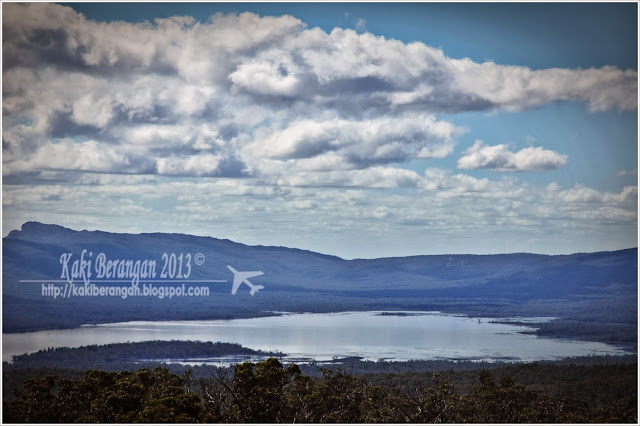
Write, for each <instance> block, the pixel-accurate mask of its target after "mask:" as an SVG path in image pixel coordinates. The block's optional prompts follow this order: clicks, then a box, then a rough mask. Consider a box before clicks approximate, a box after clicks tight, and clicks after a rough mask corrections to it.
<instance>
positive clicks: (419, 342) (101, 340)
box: [2, 312, 628, 363]
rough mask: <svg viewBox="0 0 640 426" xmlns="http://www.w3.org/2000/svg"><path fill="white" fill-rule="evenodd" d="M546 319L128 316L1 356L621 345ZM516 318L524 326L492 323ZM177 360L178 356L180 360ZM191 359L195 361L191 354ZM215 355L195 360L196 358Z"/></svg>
mask: <svg viewBox="0 0 640 426" xmlns="http://www.w3.org/2000/svg"><path fill="white" fill-rule="evenodd" d="M551 319H552V318H508V319H505V318H501V319H496V318H469V317H466V316H462V315H450V314H442V313H439V312H394V313H391V314H389V313H382V312H342V313H329V314H308V313H306V314H286V313H285V314H281V315H278V316H271V317H262V318H250V319H236V320H208V321H132V322H121V323H111V324H98V325H85V326H82V327H78V328H74V329H65V330H47V331H38V332H32V333H10V334H3V342H2V359H3V361H10V360H11V357H12V356H13V355H19V354H23V353H29V352H36V351H38V350H41V349H46V348H49V347H64V346H67V347H79V346H86V345H94V344H95V345H101V344H107V343H123V342H141V341H146V340H200V341H211V342H216V341H220V342H229V343H239V344H241V345H243V346H245V347H248V348H251V349H259V350H264V351H281V352H283V353H285V354H287V355H288V356H287V357H286V358H284V359H285V360H296V361H301V360H316V361H327V360H331V359H333V358H334V357H338V358H342V357H350V356H359V357H362V358H364V359H368V360H378V359H386V360H393V361H406V360H411V359H414V360H427V359H465V360H483V361H499V360H503V361H505V360H506V361H528V362H529V361H539V360H552V359H560V358H565V357H572V356H583V355H624V354H627V353H628V352H625V351H624V350H622V349H620V348H617V347H615V346H612V345H608V344H605V343H599V342H585V341H577V340H565V339H552V338H545V337H538V336H535V335H531V334H523V333H527V332H532V331H534V330H535V324H536V323H540V322H545V321H550V320H551ZM505 320H510V321H518V322H521V323H524V324H526V325H514V324H503V323H496V322H495V321H505ZM183 361H184V360H183ZM193 361H194V362H195V361H196V360H193ZM204 361H211V363H216V360H214V359H211V360H202V359H199V360H197V363H201V362H204Z"/></svg>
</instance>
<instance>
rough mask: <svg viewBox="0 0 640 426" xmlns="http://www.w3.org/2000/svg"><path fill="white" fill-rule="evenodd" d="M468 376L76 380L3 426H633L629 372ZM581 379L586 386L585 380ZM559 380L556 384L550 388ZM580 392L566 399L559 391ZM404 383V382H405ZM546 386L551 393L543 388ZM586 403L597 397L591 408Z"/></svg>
mask: <svg viewBox="0 0 640 426" xmlns="http://www.w3.org/2000/svg"><path fill="white" fill-rule="evenodd" d="M523 369H524V370H526V371H525V372H526V374H525V375H524V377H525V378H526V379H527V380H532V378H533V383H532V384H528V385H527V386H524V385H523V384H521V383H522V382H521V380H522V378H523V374H522V372H520V374H519V375H518V376H514V375H512V374H511V373H512V372H507V371H504V370H493V371H489V370H486V369H482V370H479V371H478V370H476V372H475V373H474V374H475V375H476V380H475V383H474V384H473V386H472V387H471V388H470V389H469V390H466V391H461V390H459V389H457V388H456V386H455V385H454V384H452V382H451V380H450V378H449V377H447V375H446V374H442V373H437V374H433V375H432V376H431V380H430V383H429V384H426V385H423V384H420V383H416V382H414V381H412V380H411V379H412V375H411V374H407V375H405V376H406V377H404V378H403V380H402V383H397V382H395V383H394V380H393V377H389V380H390V381H391V383H388V384H381V380H380V378H378V380H377V383H378V384H374V383H373V382H372V381H371V380H368V379H366V378H363V377H358V376H354V375H351V374H348V373H345V372H343V371H341V370H336V371H331V370H323V371H322V377H320V378H318V377H311V376H307V375H305V374H303V373H302V372H301V370H300V368H299V367H298V366H297V365H295V364H291V365H289V366H287V367H285V366H283V365H282V364H281V363H280V362H279V361H278V360H277V359H275V358H270V359H268V360H266V361H264V362H260V363H257V364H254V363H243V364H239V365H236V366H235V367H233V368H232V369H218V370H217V371H216V372H215V373H214V374H212V375H211V376H210V377H208V378H201V379H199V380H196V379H194V378H193V377H192V375H191V371H187V372H186V373H184V374H183V375H177V374H175V373H171V372H170V371H169V370H167V369H166V368H161V367H157V368H154V369H140V370H138V371H136V372H131V371H121V372H106V371H99V370H87V371H85V372H84V375H83V376H82V377H81V378H74V379H58V378H56V377H55V376H48V377H38V378H33V379H28V380H26V381H25V383H24V388H22V389H16V391H15V397H14V398H13V399H10V400H5V401H4V402H3V421H4V422H16V423H41V422H50V423H56V422H68V423H72V422H85V423H94V422H111V423H120V422H124V423H132V422H154V423H165V422H169V423H171V422H180V423H187V422H210V423H216V422H225V423H245V422H247V423H273V422H278V423H294V422H295V423H301V422H303V423H304V422H313V423H335V422H344V423H356V422H357V423H363V422H370V423H373V422H392V423H405V422H419V423H452V422H455V423H569V422H570V423H583V422H596V423H636V422H637V387H636V380H637V364H636V363H632V364H625V365H623V364H618V365H614V366H591V367H584V366H576V365H570V366H555V367H549V366H544V367H541V366H539V365H536V364H532V365H528V366H525V367H523ZM585 376H586V378H585ZM554 378H556V379H558V378H559V379H561V380H553V379H554ZM578 378H582V379H581V380H582V383H583V384H584V383H589V386H588V387H586V388H582V389H579V390H578V391H577V392H574V393H573V394H568V393H567V386H564V387H563V386H562V383H571V385H572V386H573V385H575V381H576V379H578ZM405 380H406V381H405ZM549 383H553V386H556V387H555V388H554V387H551V385H549ZM593 395H599V396H600V398H599V399H594V398H593Z"/></svg>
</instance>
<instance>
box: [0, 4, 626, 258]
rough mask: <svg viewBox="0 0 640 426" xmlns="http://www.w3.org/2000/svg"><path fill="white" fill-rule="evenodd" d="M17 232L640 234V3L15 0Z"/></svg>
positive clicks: (573, 241) (324, 245)
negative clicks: (36, 226)
mask: <svg viewBox="0 0 640 426" xmlns="http://www.w3.org/2000/svg"><path fill="white" fill-rule="evenodd" d="M2 6H3V7H2V9H3V46H2V47H3V69H2V76H3V103H2V113H3V135H2V136H3V140H2V155H3V157H2V177H3V184H2V206H3V235H6V234H7V233H8V232H9V231H11V230H13V229H19V228H20V226H21V225H22V223H24V222H26V221H29V220H37V221H41V222H45V223H55V224H59V225H63V226H67V227H71V228H73V229H90V230H93V229H100V230H105V231H112V232H136V233H137V232H180V233H188V234H196V235H208V236H214V237H218V238H228V239H231V240H234V241H238V242H243V243H247V244H264V245H280V246H288V247H297V248H303V249H309V250H314V251H318V252H322V253H329V254H335V255H339V256H342V257H345V258H354V257H382V256H405V255H412V254H437V253H509V252H535V253H549V254H557V253H573V252H588V251H599V250H614V249H621V248H628V247H635V246H637V181H638V178H637V158H638V152H637V141H638V123H637V116H638V112H637V108H638V105H637V100H638V74H637V4H635V3H622V4H579V3H573V4H562V5H561V4H543V3H538V4H501V5H492V4H402V5H388V4H366V3H359V4H349V3H329V4H310V3H308V4H304V3H300V4H297V3H293V4H266V3H252V4H242V3H233V4H206V3H198V4H179V3H178V4H175V3H172V4H168V3H165V4H152V3H151V4H150V3H143V4H126V3H124V4H123V3H119V4H78V3H76V4H69V5H66V6H65V5H57V4H47V3H37V4H27V5H23V4H14V3H3V5H2Z"/></svg>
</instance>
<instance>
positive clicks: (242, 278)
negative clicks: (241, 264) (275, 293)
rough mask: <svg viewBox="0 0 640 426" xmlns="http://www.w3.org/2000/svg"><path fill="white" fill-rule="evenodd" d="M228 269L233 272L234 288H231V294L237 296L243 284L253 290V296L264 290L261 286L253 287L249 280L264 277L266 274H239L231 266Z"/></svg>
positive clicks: (260, 272) (250, 272) (251, 272)
mask: <svg viewBox="0 0 640 426" xmlns="http://www.w3.org/2000/svg"><path fill="white" fill-rule="evenodd" d="M227 268H229V270H230V271H231V272H233V287H232V288H231V294H233V295H235V294H236V291H238V288H240V286H241V285H242V283H245V284H246V285H248V286H249V287H250V288H251V292H250V293H251V295H252V296H253V295H254V294H256V293H257V292H258V291H259V290H262V289H263V288H264V286H261V285H253V284H251V282H250V281H249V278H253V277H258V276H260V275H263V274H264V272H262V271H245V272H238V271H236V270H235V269H233V268H232V267H231V266H229V265H227Z"/></svg>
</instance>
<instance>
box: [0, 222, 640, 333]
mask: <svg viewBox="0 0 640 426" xmlns="http://www.w3.org/2000/svg"><path fill="white" fill-rule="evenodd" d="M83 249H87V250H88V251H90V252H92V253H93V258H92V260H94V261H95V258H96V256H97V254H98V253H101V252H102V253H105V254H106V255H107V257H108V258H109V259H127V260H133V261H135V260H138V259H140V260H145V259H153V260H156V261H157V272H158V273H160V269H161V267H162V263H163V262H162V261H161V256H162V254H163V253H172V252H173V253H175V254H176V255H180V253H184V254H185V255H186V254H187V253H190V254H191V256H195V254H196V253H201V254H203V255H204V257H205V263H204V264H203V265H202V266H197V265H196V264H195V263H194V262H193V260H192V262H191V266H192V272H191V276H190V277H189V279H191V280H197V279H223V280H228V282H226V283H212V284H209V287H210V289H211V295H210V296H209V297H181V298H172V299H168V298H165V299H162V300H159V299H158V298H155V297H134V298H127V299H125V300H123V299H122V298H120V297H115V296H112V297H75V298H74V297H71V298H67V299H62V298H57V299H55V300H54V299H53V298H51V297H44V296H42V286H41V284H40V283H25V282H19V280H55V279H60V275H61V271H62V265H61V263H60V257H61V255H62V254H63V253H72V254H73V257H72V261H73V260H75V259H77V258H78V257H79V255H80V253H81V252H82V250H83ZM3 250H4V254H3V331H4V332H17V331H27V330H38V329H47V328H62V327H75V326H78V325H80V324H84V323H99V322H116V321H129V320H160V319H185V320H186V319H213V318H235V317H246V316H259V315H265V314H267V313H268V312H271V311H298V312H308V311H315V312H321V311H344V310H373V309H375V310H394V309H395V310H398V309H407V310H441V311H447V312H459V313H465V314H470V315H487V316H513V315H525V316H526V315H551V316H556V317H559V318H560V319H561V321H557V322H556V323H554V324H553V325H549V326H547V327H548V329H547V331H548V332H549V333H557V334H559V335H567V336H577V337H589V336H591V337H592V338H596V339H598V340H608V341H625V342H631V343H632V342H633V341H635V337H634V338H632V337H631V336H634V334H633V333H634V330H635V329H636V326H635V324H636V318H637V249H636V248H633V249H627V250H620V251H615V252H599V253H587V254H573V255H566V256H565V255H563V256H546V255H537V254H521V253H519V254H504V255H439V256H411V257H400V258H382V259H367V260H363V259H358V260H344V259H340V258H338V257H335V256H327V255H322V254H318V253H313V252H310V251H304V250H298V249H290V248H283V247H265V246H247V245H244V244H239V243H235V242H232V241H229V240H220V239H215V238H210V237H197V236H190V235H183V234H161V233H149V234H114V233H107V232H100V231H91V232H89V231H74V230H71V229H66V228H63V227H60V226H56V225H45V224H41V223H36V222H27V223H25V224H24V225H23V226H22V229H21V230H20V231H12V232H11V233H10V234H9V235H8V236H7V237H5V238H3ZM226 265H231V266H233V267H235V268H236V269H237V270H240V271H246V270H260V271H263V272H264V275H263V276H259V277H256V278H252V279H251V281H252V282H253V284H255V285H263V286H264V287H265V289H264V290H262V291H260V292H259V293H257V294H256V295H255V296H250V294H249V291H248V290H249V289H248V287H246V286H241V287H240V289H239V290H238V292H237V294H236V295H235V296H233V295H231V280H232V278H233V275H232V274H231V272H230V271H229V270H228V269H227V268H226ZM156 279H157V278H156ZM78 281H79V280H75V282H76V283H77V282H78ZM142 282H144V280H143V281H142ZM119 285H123V286H128V285H130V284H127V283H121V284H119ZM158 285H161V284H158ZM167 285H178V284H176V283H172V284H167ZM554 327H555V328H554Z"/></svg>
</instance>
